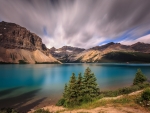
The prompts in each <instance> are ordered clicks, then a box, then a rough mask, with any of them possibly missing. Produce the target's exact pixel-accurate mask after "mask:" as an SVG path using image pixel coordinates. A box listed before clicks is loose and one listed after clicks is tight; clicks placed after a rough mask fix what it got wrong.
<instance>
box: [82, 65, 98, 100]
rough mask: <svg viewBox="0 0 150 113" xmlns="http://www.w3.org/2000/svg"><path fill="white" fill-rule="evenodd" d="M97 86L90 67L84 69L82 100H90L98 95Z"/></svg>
mask: <svg viewBox="0 0 150 113" xmlns="http://www.w3.org/2000/svg"><path fill="white" fill-rule="evenodd" d="M99 92H100V91H99V88H98V85H97V83H96V77H95V75H94V73H92V72H91V69H90V68H89V67H88V68H87V69H86V70H85V73H84V77H83V95H84V101H92V100H93V99H94V98H96V97H97V96H98V95H99Z"/></svg>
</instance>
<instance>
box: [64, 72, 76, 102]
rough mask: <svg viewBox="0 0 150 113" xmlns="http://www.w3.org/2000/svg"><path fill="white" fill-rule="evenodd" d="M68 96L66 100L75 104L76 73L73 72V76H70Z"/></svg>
mask: <svg viewBox="0 0 150 113" xmlns="http://www.w3.org/2000/svg"><path fill="white" fill-rule="evenodd" d="M66 96H67V99H66V100H67V103H68V104H69V105H73V104H75V103H76V102H77V91H76V77H75V74H74V73H72V76H71V78H70V81H69V85H68V90H67V95H66Z"/></svg>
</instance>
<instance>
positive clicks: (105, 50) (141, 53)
mask: <svg viewBox="0 0 150 113" xmlns="http://www.w3.org/2000/svg"><path fill="white" fill-rule="evenodd" d="M149 50H150V44H145V43H140V42H138V43H136V44H133V45H131V46H127V45H122V44H120V43H113V42H111V43H108V44H106V45H102V46H96V47H93V48H90V49H88V50H85V51H83V52H81V53H79V54H77V55H74V56H72V57H70V58H69V62H143V63H147V62H149V63H150V60H149V59H150V55H149V53H150V51H149Z"/></svg>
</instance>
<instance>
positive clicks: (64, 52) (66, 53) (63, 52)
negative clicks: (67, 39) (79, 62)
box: [50, 46, 85, 63]
mask: <svg viewBox="0 0 150 113" xmlns="http://www.w3.org/2000/svg"><path fill="white" fill-rule="evenodd" d="M84 50H85V49H83V48H77V47H71V46H63V47H61V48H59V49H56V48H55V47H52V48H51V49H50V53H51V54H52V55H53V56H54V57H55V58H57V59H58V60H60V61H61V62H64V63H67V62H69V61H70V60H69V59H70V58H72V57H73V56H76V55H78V54H79V53H81V52H83V51H84Z"/></svg>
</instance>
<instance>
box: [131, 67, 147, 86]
mask: <svg viewBox="0 0 150 113" xmlns="http://www.w3.org/2000/svg"><path fill="white" fill-rule="evenodd" d="M145 81H147V78H146V77H145V76H144V75H143V73H142V71H141V70H140V69H138V70H137V73H136V75H135V78H134V81H133V85H138V84H142V83H143V82H145Z"/></svg>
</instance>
